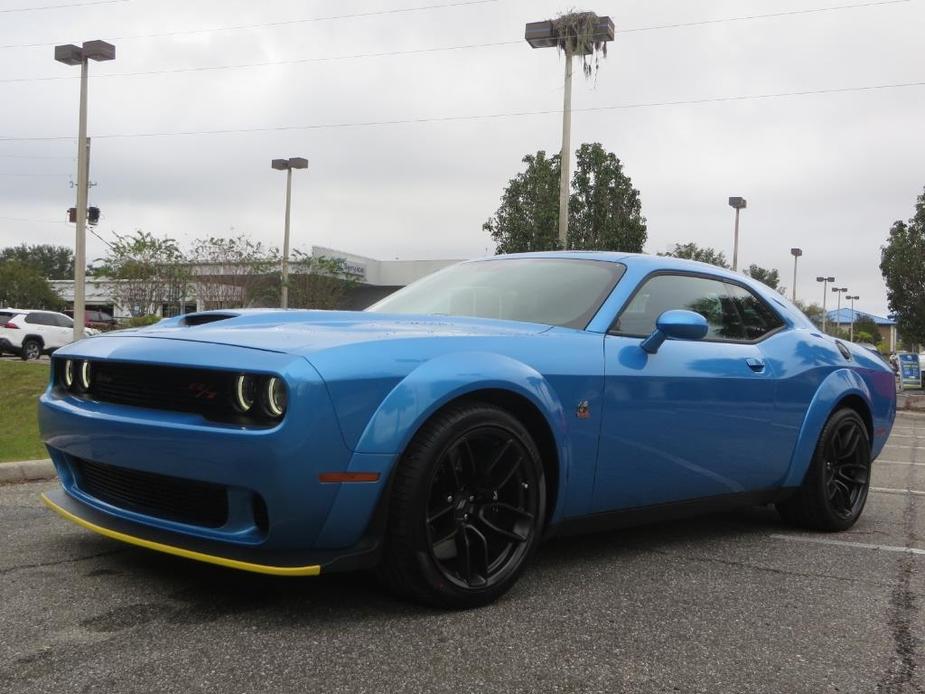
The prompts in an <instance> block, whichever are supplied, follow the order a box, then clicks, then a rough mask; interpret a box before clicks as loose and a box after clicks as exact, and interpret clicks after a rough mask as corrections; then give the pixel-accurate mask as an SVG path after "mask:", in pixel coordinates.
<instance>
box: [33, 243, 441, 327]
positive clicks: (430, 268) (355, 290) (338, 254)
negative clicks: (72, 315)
mask: <svg viewBox="0 0 925 694" xmlns="http://www.w3.org/2000/svg"><path fill="white" fill-rule="evenodd" d="M312 257H313V258H334V259H338V260H341V261H343V263H344V270H345V271H346V272H347V273H348V274H349V275H350V276H351V277H352V278H353V280H354V281H355V285H354V286H353V287H351V288H350V290H349V291H348V293H347V296H346V297H345V306H344V307H345V308H348V309H352V310H361V309H364V308H366V307H367V306H370V305H372V304H374V303H375V302H377V301H379V299H382V298H383V297H386V296H388V295H389V294H391V293H392V292H395V291H397V290H399V289H401V288H402V287H404V286H407V285H409V284H411V283H412V282H414V281H416V280H419V279H421V278H422V277H426V276H427V275H430V274H431V273H434V272H436V271H437V270H441V269H443V268H445V267H447V266H448V265H453V264H454V263H458V262H459V259H441V260H398V259H396V260H379V259H377V258H368V257H366V256H362V255H357V254H355V253H347V252H345V251H340V250H337V249H334V248H326V247H324V246H312ZM213 272H214V273H218V274H221V275H222V276H227V275H230V274H233V273H229V272H228V268H222V269H215V270H213V269H210V268H208V267H206V266H199V267H196V268H194V269H193V274H194V275H200V276H202V275H206V274H210V273H213ZM118 282H119V280H111V279H106V278H88V279H87V281H86V285H85V297H86V299H85V302H86V307H87V309H88V310H99V311H105V312H106V313H109V314H111V315H113V316H114V317H116V318H128V317H130V316H131V315H133V311H132V307H131V306H122V305H120V304H119V302H118V300H117V298H116V297H117V296H118V291H117V285H118ZM49 284H50V285H51V287H52V288H53V289H54V290H55V292H57V294H58V295H59V296H60V297H61V298H62V299H64V301H65V302H66V303H67V305H68V308H72V307H73V305H74V281H73V280H50V281H49ZM205 303H206V302H205V301H204V299H203V298H202V297H199V296H197V293H196V283H195V280H194V281H193V282H191V283H190V286H189V288H188V290H187V293H186V296H184V297H183V298H182V300H179V299H178V300H176V301H173V302H171V303H170V304H169V305H168V304H164V305H162V306H161V307H159V309H158V311H157V314H158V315H162V316H163V315H170V314H171V313H176V312H177V310H178V307H179V306H180V305H181V304H182V306H183V312H184V313H191V312H193V311H202V310H205V309H206V305H205Z"/></svg>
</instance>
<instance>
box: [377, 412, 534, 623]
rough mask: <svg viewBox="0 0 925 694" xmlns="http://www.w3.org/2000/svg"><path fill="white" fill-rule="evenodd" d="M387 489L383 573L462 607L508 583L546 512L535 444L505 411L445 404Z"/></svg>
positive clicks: (411, 591) (415, 593)
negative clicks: (386, 522) (389, 501)
mask: <svg viewBox="0 0 925 694" xmlns="http://www.w3.org/2000/svg"><path fill="white" fill-rule="evenodd" d="M394 474H395V479H394V483H393V487H392V497H391V504H390V508H389V524H388V530H387V533H386V549H385V556H384V559H383V562H382V565H381V566H380V568H379V574H380V577H381V578H382V579H383V580H384V582H385V583H386V584H387V585H388V586H389V587H390V588H392V589H393V590H394V591H395V592H397V593H399V594H401V595H402V596H404V597H408V598H411V599H414V600H417V601H420V602H425V603H428V604H431V605H435V606H438V607H445V608H455V609H463V608H470V607H478V606H481V605H486V604H488V603H490V602H492V601H494V600H496V599H497V598H498V597H500V596H501V595H502V594H504V593H505V592H506V591H507V590H509V589H510V587H511V586H512V585H514V583H515V582H516V581H517V579H518V577H519V576H520V573H521V572H522V571H523V568H524V566H525V565H526V563H527V561H528V559H529V558H530V556H531V555H532V554H533V552H534V551H535V549H536V546H537V544H538V543H539V540H540V534H541V532H542V528H543V521H544V518H545V511H546V486H545V476H544V473H543V465H542V461H541V458H540V453H539V450H538V449H537V447H536V444H535V443H534V441H533V439H532V438H531V436H530V434H529V432H528V431H527V430H526V428H525V427H524V426H523V425H522V424H521V423H520V422H519V421H518V420H517V419H516V418H515V417H513V416H512V415H511V414H509V413H508V412H507V411H505V410H502V409H500V408H498V407H495V406H493V405H489V404H484V403H480V402H467V403H459V404H454V405H450V406H449V407H447V408H445V409H444V410H443V411H441V412H440V413H438V414H437V415H436V416H435V417H434V418H433V419H431V420H430V421H429V422H427V423H426V424H425V425H424V426H423V427H422V428H421V430H420V431H419V432H418V433H417V435H416V436H415V437H414V440H413V441H412V442H411V444H410V445H409V447H408V449H407V451H406V452H405V455H404V456H403V457H402V459H401V461H400V463H399V465H398V467H397V469H396V470H395V473H394Z"/></svg>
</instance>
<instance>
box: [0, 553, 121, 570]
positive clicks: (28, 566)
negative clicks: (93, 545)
mask: <svg viewBox="0 0 925 694" xmlns="http://www.w3.org/2000/svg"><path fill="white" fill-rule="evenodd" d="M127 551H128V550H127V549H110V550H107V551H105V552H97V553H96V554H87V555H85V556H82V557H73V558H71V559H58V560H57V561H47V562H39V563H36V564H17V565H16V566H7V567H6V568H2V569H0V576H3V575H5V574H9V573H13V572H14V571H23V570H25V569H42V568H45V567H46V566H59V565H61V564H74V563H76V562H79V561H87V560H88V559H96V558H97V557H108V556H110V555H112V554H119V553H120V552H127Z"/></svg>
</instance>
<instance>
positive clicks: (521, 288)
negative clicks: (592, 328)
mask: <svg viewBox="0 0 925 694" xmlns="http://www.w3.org/2000/svg"><path fill="white" fill-rule="evenodd" d="M625 269H626V268H625V266H623V265H620V264H619V263H612V262H608V261H602V260H577V259H568V258H515V259H510V258H508V259H504V260H500V259H499V260H480V261H476V262H470V263H460V264H459V265H453V266H451V267H448V268H446V269H445V270H441V271H440V272H437V273H434V274H433V275H430V276H428V277H425V278H424V279H422V280H419V281H418V282H415V283H413V284H410V285H408V286H407V287H405V288H404V289H401V290H400V291H397V292H395V293H394V294H392V295H391V296H388V297H386V298H385V299H383V300H382V301H380V302H379V303H377V304H374V305H373V306H370V307H369V308H368V309H366V310H367V311H374V312H378V313H417V314H441V315H448V316H473V317H477V318H500V319H503V320H514V321H524V322H528V323H543V324H546V325H559V326H563V327H569V328H584V327H585V326H587V324H588V322H589V321H590V320H591V318H592V317H593V316H594V314H595V313H596V312H597V310H598V309H599V308H600V306H601V304H602V303H603V302H604V299H606V298H607V296H608V295H609V294H610V292H611V291H612V290H613V288H614V286H615V285H616V284H617V282H618V281H619V280H620V277H622V276H623V272H624V270H625Z"/></svg>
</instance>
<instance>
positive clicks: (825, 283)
mask: <svg viewBox="0 0 925 694" xmlns="http://www.w3.org/2000/svg"><path fill="white" fill-rule="evenodd" d="M816 281H817V282H822V332H825V325H826V315H825V299H826V295H827V292H828V286H829V282H834V281H835V278H834V277H817V278H816Z"/></svg>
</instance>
